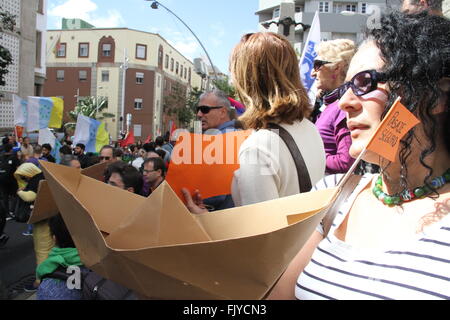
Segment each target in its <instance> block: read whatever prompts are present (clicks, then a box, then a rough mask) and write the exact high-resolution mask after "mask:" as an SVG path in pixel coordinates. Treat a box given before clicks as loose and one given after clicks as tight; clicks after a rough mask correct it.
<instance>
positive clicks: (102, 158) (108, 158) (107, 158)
mask: <svg viewBox="0 0 450 320" xmlns="http://www.w3.org/2000/svg"><path fill="white" fill-rule="evenodd" d="M99 158H100V160H106V161H108V160H110V159H111V157H99Z"/></svg>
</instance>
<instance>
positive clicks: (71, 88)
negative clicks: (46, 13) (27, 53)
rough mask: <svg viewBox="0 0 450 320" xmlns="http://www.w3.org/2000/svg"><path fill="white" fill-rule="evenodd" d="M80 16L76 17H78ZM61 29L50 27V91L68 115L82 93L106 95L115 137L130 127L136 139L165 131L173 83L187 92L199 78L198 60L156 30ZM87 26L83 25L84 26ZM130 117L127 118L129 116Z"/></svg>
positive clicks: (77, 26) (109, 124)
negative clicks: (189, 56) (60, 98)
mask: <svg viewBox="0 0 450 320" xmlns="http://www.w3.org/2000/svg"><path fill="white" fill-rule="evenodd" d="M75 20H76V19H75ZM66 25H67V26H69V27H67V28H65V29H62V30H49V31H48V32H47V41H48V42H47V43H48V45H47V52H48V53H49V54H48V56H47V81H46V83H45V87H44V93H45V95H46V96H59V97H62V98H63V99H64V105H65V108H64V109H65V112H64V114H65V115H64V120H65V121H69V118H68V111H71V110H73V109H74V107H75V105H76V102H77V100H78V99H82V97H87V96H91V97H106V98H107V100H108V109H107V110H102V111H103V112H108V113H110V114H114V117H113V118H110V119H107V120H105V122H106V127H107V130H108V132H109V133H110V134H111V137H112V139H113V140H114V141H116V140H117V139H119V138H120V132H121V131H122V130H125V131H126V130H127V129H128V128H127V127H130V129H131V128H132V129H134V135H135V137H136V139H142V140H145V138H146V137H148V136H149V135H152V136H153V137H155V136H156V135H160V134H164V132H165V131H166V130H168V122H169V121H170V120H175V121H176V119H175V116H167V115H165V114H164V110H165V109H168V108H173V107H185V104H184V105H179V106H167V105H166V104H167V103H170V102H172V101H179V100H177V99H171V98H172V97H171V95H173V94H175V92H174V90H173V88H174V87H176V86H178V87H177V88H179V87H181V88H182V90H177V93H179V92H183V94H184V101H185V98H186V93H187V90H189V89H190V88H191V87H194V86H198V83H201V78H200V76H198V75H197V74H196V73H195V71H194V65H193V63H192V62H191V61H189V60H188V59H187V58H185V57H184V56H183V55H182V54H181V53H179V52H178V51H177V50H176V49H175V48H173V47H172V46H171V45H170V44H169V43H168V42H167V41H166V40H165V39H163V38H162V37H161V36H160V35H158V34H153V33H148V32H143V31H137V30H132V29H127V28H113V29H100V28H91V27H90V26H89V25H87V26H86V25H85V24H83V23H81V22H80V21H74V22H70V23H68V22H67V21H66ZM83 25H84V26H83ZM127 119H128V120H129V121H127Z"/></svg>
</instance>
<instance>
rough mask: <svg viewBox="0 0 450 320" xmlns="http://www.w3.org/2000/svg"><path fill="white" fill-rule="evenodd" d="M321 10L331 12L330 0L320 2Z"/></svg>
mask: <svg viewBox="0 0 450 320" xmlns="http://www.w3.org/2000/svg"><path fill="white" fill-rule="evenodd" d="M319 12H330V3H329V2H328V1H321V2H319Z"/></svg>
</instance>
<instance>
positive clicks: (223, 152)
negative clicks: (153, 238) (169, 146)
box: [166, 131, 251, 201]
mask: <svg viewBox="0 0 450 320" xmlns="http://www.w3.org/2000/svg"><path fill="white" fill-rule="evenodd" d="M250 133H251V131H235V132H227V133H225V134H218V135H205V134H193V133H187V132H184V133H180V135H179V137H178V141H177V144H176V145H175V147H174V149H173V151H172V155H171V160H170V166H169V170H168V174H167V177H166V181H167V182H168V183H169V184H170V186H171V187H172V189H173V190H174V191H175V193H176V194H177V195H178V197H179V198H180V199H182V200H183V201H184V197H183V195H182V192H181V188H187V189H188V190H190V191H191V192H193V191H194V190H195V189H198V190H200V192H201V194H202V197H203V198H209V197H213V196H218V195H224V194H230V193H231V182H232V180H233V174H234V171H236V170H238V169H239V162H238V153H239V148H240V146H241V144H242V142H244V140H245V139H247V137H248V136H249V135H250Z"/></svg>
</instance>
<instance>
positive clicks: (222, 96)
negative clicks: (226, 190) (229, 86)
mask: <svg viewBox="0 0 450 320" xmlns="http://www.w3.org/2000/svg"><path fill="white" fill-rule="evenodd" d="M197 117H198V118H199V120H200V121H201V122H202V130H203V132H204V133H205V134H221V133H226V132H232V131H236V130H239V129H238V128H236V110H235V109H234V107H232V106H231V103H230V100H228V96H227V94H226V93H225V92H223V91H222V90H219V89H214V90H212V91H208V92H205V93H203V94H202V95H201V96H200V101H199V104H198V106H197ZM203 203H204V204H205V205H206V206H207V207H208V208H209V210H210V211H214V210H223V209H228V208H233V207H234V203H233V199H232V198H231V195H219V196H215V197H211V198H207V199H204V200H203Z"/></svg>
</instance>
